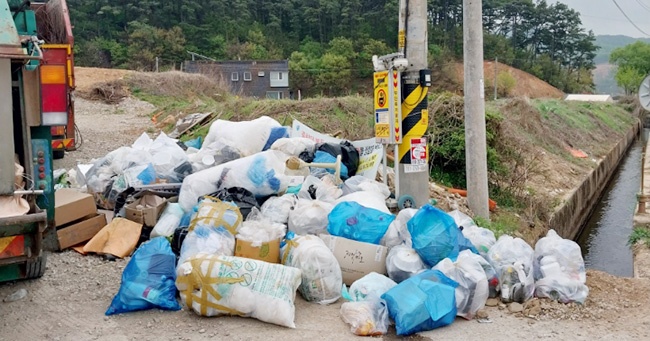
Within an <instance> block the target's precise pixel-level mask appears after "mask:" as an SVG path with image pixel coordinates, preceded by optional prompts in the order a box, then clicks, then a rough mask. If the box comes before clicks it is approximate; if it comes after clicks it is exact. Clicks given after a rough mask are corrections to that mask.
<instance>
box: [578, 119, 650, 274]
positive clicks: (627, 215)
mask: <svg viewBox="0 0 650 341" xmlns="http://www.w3.org/2000/svg"><path fill="white" fill-rule="evenodd" d="M649 132H650V129H644V130H643V133H642V136H641V137H640V138H637V139H636V141H635V142H634V143H633V144H632V146H630V149H629V150H628V152H627V154H626V155H625V156H624V157H623V159H622V160H621V163H620V164H619V166H618V168H617V169H616V171H615V173H614V175H613V176H612V178H611V180H610V183H609V184H608V185H607V187H606V188H605V191H604V193H603V195H602V198H601V199H600V201H599V202H598V203H597V204H596V206H595V207H594V209H593V212H592V214H591V216H590V217H589V219H587V221H586V223H585V225H584V226H583V229H582V232H581V233H580V235H579V236H578V239H577V242H578V244H580V247H581V248H582V255H583V257H584V260H585V265H586V266H587V268H589V269H595V270H601V271H605V272H607V273H610V274H612V275H616V276H624V277H632V275H633V264H632V250H631V249H630V247H629V246H628V245H627V241H628V238H629V236H630V234H631V233H632V229H633V217H634V212H635V210H636V205H637V197H636V195H637V193H639V190H640V187H641V158H642V154H643V145H644V144H645V143H646V141H647V138H648V133H649Z"/></svg>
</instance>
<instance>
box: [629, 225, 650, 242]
mask: <svg viewBox="0 0 650 341" xmlns="http://www.w3.org/2000/svg"><path fill="white" fill-rule="evenodd" d="M641 241H642V242H644V243H645V244H646V245H650V230H649V229H648V228H647V227H639V226H637V227H635V228H634V229H633V230H632V234H630V238H628V240H627V244H628V245H629V246H634V245H635V244H636V243H638V242H641Z"/></svg>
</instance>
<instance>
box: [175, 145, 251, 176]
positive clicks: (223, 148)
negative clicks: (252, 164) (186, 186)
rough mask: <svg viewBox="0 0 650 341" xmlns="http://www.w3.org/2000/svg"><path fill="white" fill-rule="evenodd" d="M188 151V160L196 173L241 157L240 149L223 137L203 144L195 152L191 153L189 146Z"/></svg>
mask: <svg viewBox="0 0 650 341" xmlns="http://www.w3.org/2000/svg"><path fill="white" fill-rule="evenodd" d="M187 151H188V157H187V158H188V161H189V162H190V163H191V164H192V170H193V171H194V172H195V173H196V172H200V171H202V170H204V169H207V168H210V167H214V166H218V165H220V164H224V163H226V162H230V161H233V160H237V159H239V158H241V153H240V152H239V150H238V149H237V148H236V147H235V146H232V145H231V144H230V143H229V142H228V141H224V140H222V139H217V140H216V141H214V142H212V143H210V144H209V145H206V144H203V146H202V147H201V149H200V150H198V151H197V152H195V153H190V149H189V148H188V150H187Z"/></svg>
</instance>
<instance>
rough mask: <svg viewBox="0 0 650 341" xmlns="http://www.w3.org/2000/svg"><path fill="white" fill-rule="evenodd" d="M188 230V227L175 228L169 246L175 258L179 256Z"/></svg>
mask: <svg viewBox="0 0 650 341" xmlns="http://www.w3.org/2000/svg"><path fill="white" fill-rule="evenodd" d="M189 230H190V228H189V227H188V226H181V227H177V228H176V230H175V231H174V235H173V236H172V242H171V245H172V251H173V252H174V254H175V255H176V256H179V255H180V254H181V246H183V241H184V240H185V237H187V233H188V232H189Z"/></svg>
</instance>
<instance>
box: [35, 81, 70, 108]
mask: <svg viewBox="0 0 650 341" xmlns="http://www.w3.org/2000/svg"><path fill="white" fill-rule="evenodd" d="M41 92H42V98H43V112H61V111H68V96H67V93H66V85H65V84H43V85H41Z"/></svg>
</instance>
